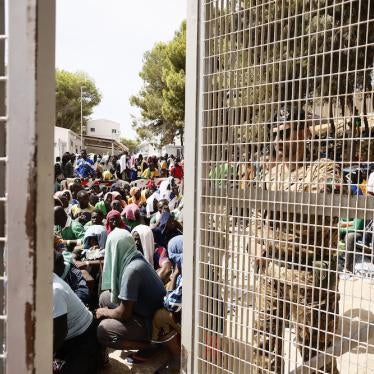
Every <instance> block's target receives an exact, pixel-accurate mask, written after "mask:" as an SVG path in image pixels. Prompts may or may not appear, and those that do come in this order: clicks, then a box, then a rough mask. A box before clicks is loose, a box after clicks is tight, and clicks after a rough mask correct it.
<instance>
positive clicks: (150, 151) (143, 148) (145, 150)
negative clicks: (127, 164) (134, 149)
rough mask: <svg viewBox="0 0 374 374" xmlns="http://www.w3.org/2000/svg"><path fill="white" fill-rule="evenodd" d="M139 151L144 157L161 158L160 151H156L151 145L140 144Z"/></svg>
mask: <svg viewBox="0 0 374 374" xmlns="http://www.w3.org/2000/svg"><path fill="white" fill-rule="evenodd" d="M138 149H139V150H138V153H141V154H142V155H143V156H144V157H148V156H160V150H158V149H156V148H155V147H153V146H152V145H151V144H149V143H143V144H140V146H139V148H138Z"/></svg>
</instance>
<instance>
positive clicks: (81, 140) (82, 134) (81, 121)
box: [81, 86, 83, 150]
mask: <svg viewBox="0 0 374 374" xmlns="http://www.w3.org/2000/svg"><path fill="white" fill-rule="evenodd" d="M82 149H83V86H81V150H82Z"/></svg>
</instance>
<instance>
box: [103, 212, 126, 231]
mask: <svg viewBox="0 0 374 374" xmlns="http://www.w3.org/2000/svg"><path fill="white" fill-rule="evenodd" d="M115 228H119V229H125V228H126V226H125V223H124V222H123V221H122V218H121V213H120V212H118V211H117V210H111V211H110V212H109V213H108V214H107V216H106V224H105V229H106V233H107V234H108V235H109V234H110V233H111V232H112V231H113V230H114V229H115Z"/></svg>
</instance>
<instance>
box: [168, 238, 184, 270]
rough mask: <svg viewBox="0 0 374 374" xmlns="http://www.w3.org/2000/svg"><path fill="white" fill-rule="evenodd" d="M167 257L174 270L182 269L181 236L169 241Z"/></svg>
mask: <svg viewBox="0 0 374 374" xmlns="http://www.w3.org/2000/svg"><path fill="white" fill-rule="evenodd" d="M168 257H169V259H170V261H171V263H172V265H173V268H174V269H175V268H176V267H179V268H182V259H183V235H177V236H174V238H172V239H170V241H169V244H168Z"/></svg>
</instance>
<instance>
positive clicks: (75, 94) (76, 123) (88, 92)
mask: <svg viewBox="0 0 374 374" xmlns="http://www.w3.org/2000/svg"><path fill="white" fill-rule="evenodd" d="M81 87H82V88H83V90H82V101H83V106H82V108H83V123H84V124H85V123H86V122H87V120H88V118H89V116H90V115H91V114H92V112H93V108H94V107H95V106H96V105H98V104H99V103H100V101H101V94H100V92H99V90H98V89H97V87H96V85H95V82H94V81H93V79H92V78H90V77H89V76H88V75H87V74H86V73H84V72H76V73H72V72H69V71H66V70H56V126H59V127H64V128H67V129H70V130H73V131H75V132H79V131H80V118H81Z"/></svg>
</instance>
